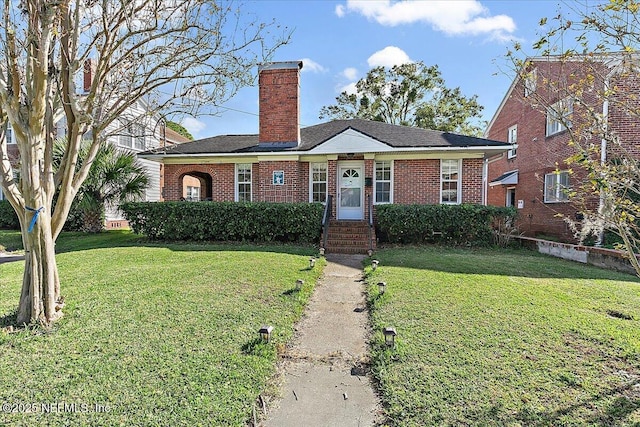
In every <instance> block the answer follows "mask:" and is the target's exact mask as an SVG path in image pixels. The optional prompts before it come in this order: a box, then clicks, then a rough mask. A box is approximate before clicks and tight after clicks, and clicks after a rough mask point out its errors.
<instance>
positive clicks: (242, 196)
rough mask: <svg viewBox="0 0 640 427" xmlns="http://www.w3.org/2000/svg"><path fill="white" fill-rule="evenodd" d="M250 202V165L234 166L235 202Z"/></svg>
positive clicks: (240, 164)
mask: <svg viewBox="0 0 640 427" xmlns="http://www.w3.org/2000/svg"><path fill="white" fill-rule="evenodd" d="M250 201H251V163H238V164H237V165H236V202H250Z"/></svg>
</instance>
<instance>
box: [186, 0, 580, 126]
mask: <svg viewBox="0 0 640 427" xmlns="http://www.w3.org/2000/svg"><path fill="white" fill-rule="evenodd" d="M584 1H585V2H586V1H587V0H584ZM591 3H593V2H591ZM580 4H583V3H580ZM573 5H574V6H575V5H578V3H574V4H573ZM562 7H564V8H565V9H566V7H567V6H566V5H564V6H563V5H562V4H561V3H559V2H558V1H547V0H530V1H519V0H518V1H487V0H484V1H475V0H471V1H463V0H449V1H446V0H445V1H435V0H422V1H390V0H381V1H372V0H368V1H349V0H339V1H331V0H322V1H303V0H288V1H287V0H279V1H276V0H261V1H255V0H254V1H245V2H244V3H243V8H242V10H243V11H244V12H246V13H250V14H254V15H255V16H256V17H257V18H258V19H260V20H262V21H270V20H272V19H275V21H276V22H277V23H279V24H280V25H282V26H286V27H288V28H289V29H291V30H293V36H292V38H291V42H290V43H289V44H288V45H285V46H283V47H281V48H280V49H279V50H278V51H277V52H276V54H275V57H274V58H273V60H275V61H290V60H302V61H303V63H304V64H303V69H302V73H301V77H300V78H301V83H300V96H301V99H300V110H301V118H300V122H301V123H300V125H301V126H302V127H305V126H310V125H314V124H317V123H320V122H322V121H323V120H320V119H319V118H318V114H319V112H320V108H321V107H322V106H324V105H330V104H333V103H335V98H336V96H338V95H339V93H340V92H341V91H342V90H345V89H348V88H349V87H350V85H351V87H352V86H353V84H354V83H355V82H356V81H357V80H358V79H360V78H362V77H364V76H365V75H366V73H367V71H368V70H369V69H371V68H372V67H373V66H377V65H387V66H391V65H393V64H397V63H401V62H406V61H423V62H424V63H425V64H427V65H438V67H439V68H440V71H441V73H442V76H443V78H444V79H445V82H446V85H447V86H448V87H458V86H459V87H460V88H461V90H462V93H463V94H464V95H466V96H471V95H478V99H479V102H480V104H481V105H483V106H484V107H485V109H484V112H483V113H484V119H485V120H487V121H488V120H490V119H491V117H492V116H493V114H494V112H495V111H496V109H497V108H498V106H499V104H500V102H501V100H502V98H503V96H504V94H505V92H506V91H507V89H508V88H509V85H510V84H511V81H512V78H513V75H512V74H511V73H509V70H508V64H507V62H506V61H505V59H504V55H505V53H506V51H507V49H508V48H509V47H510V46H511V45H512V41H513V40H517V41H519V42H521V43H522V44H523V46H524V47H525V48H528V47H530V46H531V43H532V42H534V41H535V40H536V39H537V38H536V37H537V35H538V34H539V32H540V27H539V25H538V24H539V22H540V19H541V18H543V17H548V18H551V17H553V16H555V15H557V14H558V11H559V10H561V8H562ZM255 71H256V73H257V69H256V70H255ZM224 106H226V107H228V108H230V110H227V111H225V112H223V113H222V114H220V115H219V116H216V117H198V118H187V119H185V120H183V124H184V125H185V126H186V127H187V129H188V130H189V131H190V132H191V133H192V134H193V135H194V137H196V138H205V137H210V136H215V135H223V134H247V133H257V132H258V116H257V114H258V88H257V87H248V88H245V89H242V90H241V91H240V93H238V95H237V96H235V97H234V98H233V99H232V100H230V101H229V102H228V103H226V104H225V105H224Z"/></svg>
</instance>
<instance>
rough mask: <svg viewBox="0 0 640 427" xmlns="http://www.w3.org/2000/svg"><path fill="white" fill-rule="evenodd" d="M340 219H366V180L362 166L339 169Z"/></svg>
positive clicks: (341, 167) (341, 166) (352, 165)
mask: <svg viewBox="0 0 640 427" xmlns="http://www.w3.org/2000/svg"><path fill="white" fill-rule="evenodd" d="M338 183H339V188H338V200H339V203H338V219H363V218H364V209H363V206H364V191H363V190H364V188H363V184H364V178H363V167H362V164H359V165H354V164H349V165H340V167H339V168H338Z"/></svg>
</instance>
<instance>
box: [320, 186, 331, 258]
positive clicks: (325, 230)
mask: <svg viewBox="0 0 640 427" xmlns="http://www.w3.org/2000/svg"><path fill="white" fill-rule="evenodd" d="M332 205H333V196H332V195H331V194H328V195H327V202H326V203H325V205H324V212H323V214H322V249H325V248H326V247H327V239H328V238H329V221H330V220H331V212H332V210H333V209H332Z"/></svg>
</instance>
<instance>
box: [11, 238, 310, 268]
mask: <svg viewBox="0 0 640 427" xmlns="http://www.w3.org/2000/svg"><path fill="white" fill-rule="evenodd" d="M4 242H10V245H11V249H13V250H16V249H22V239H21V237H20V232H19V231H7V230H0V245H3V244H4ZM5 246H7V245H5ZM123 247H154V248H167V249H169V250H172V251H238V252H274V253H286V254H292V255H309V256H311V255H315V254H317V253H318V249H317V248H316V247H314V246H312V245H310V244H307V245H304V244H289V243H279V242H269V243H253V242H168V241H161V240H149V239H147V238H146V237H144V236H141V235H137V234H134V233H133V232H131V231H129V230H110V231H105V232H102V233H95V234H91V233H79V232H64V233H62V234H61V235H60V237H59V238H58V240H57V241H56V253H66V252H76V251H84V250H89V249H110V248H123ZM308 269H309V268H306V269H305V268H303V269H301V271H306V270H308Z"/></svg>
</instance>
